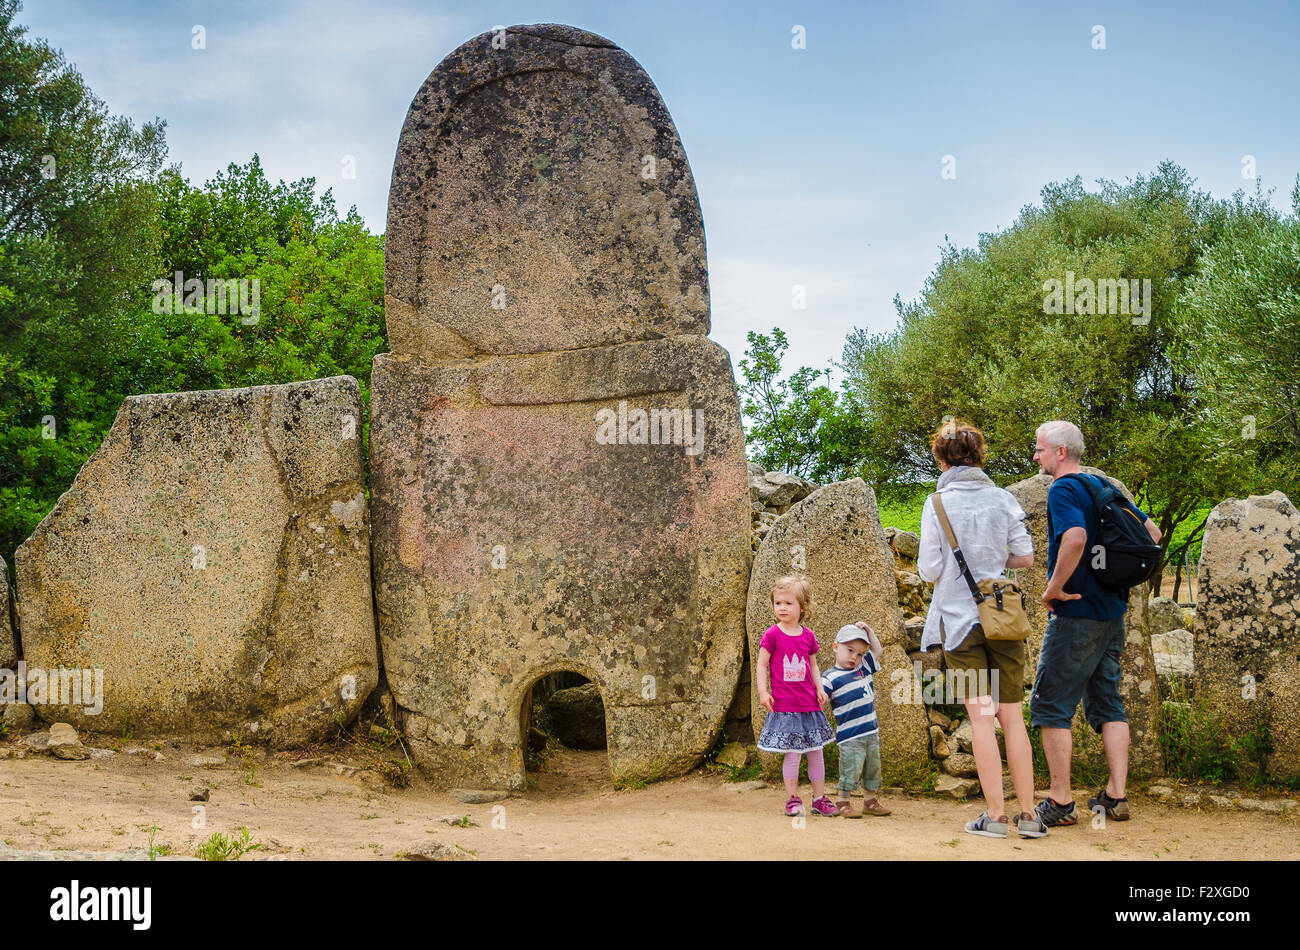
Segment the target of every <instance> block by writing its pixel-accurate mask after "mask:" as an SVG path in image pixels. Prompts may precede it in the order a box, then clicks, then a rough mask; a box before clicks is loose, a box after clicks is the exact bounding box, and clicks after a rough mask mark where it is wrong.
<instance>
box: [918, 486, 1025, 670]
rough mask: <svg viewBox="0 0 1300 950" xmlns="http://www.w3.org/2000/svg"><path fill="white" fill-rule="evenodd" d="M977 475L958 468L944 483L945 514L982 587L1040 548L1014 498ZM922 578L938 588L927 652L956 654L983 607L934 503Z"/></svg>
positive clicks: (924, 527) (927, 515) (924, 538)
mask: <svg viewBox="0 0 1300 950" xmlns="http://www.w3.org/2000/svg"><path fill="white" fill-rule="evenodd" d="M975 473H979V474H981V475H982V474H983V473H982V472H981V471H980V470H979V469H974V468H969V467H967V466H958V467H954V468H951V469H949V470H948V471H947V472H945V473H944V475H945V476H949V475H952V476H953V477H952V478H951V479H949V478H947V477H945V478H941V479H940V483H941V484H943V485H944V487H942V488H940V489H939V492H940V494H941V495H942V497H943V509H944V511H946V512H947V513H948V520H949V521H950V522H951V523H952V530H953V534H955V535H956V536H957V543H958V545H960V546H961V553H962V554H963V555H964V556H965V558H966V565H967V566H968V567H969V568H970V572H971V575H972V576H973V577H974V578H975V582H976V583H977V584H978V583H979V582H980V581H981V580H983V579H984V578H986V577H998V576H1000V575H1002V573H1003V572H1004V571H1005V569H1006V565H1007V555H1008V553H1010V554H1017V555H1025V554H1033V553H1034V542H1033V540H1032V539H1031V538H1030V537H1029V531H1028V530H1027V529H1026V528H1025V511H1024V509H1023V508H1021V507H1020V503H1019V502H1018V501H1016V498H1015V496H1014V495H1012V494H1011V493H1010V492H1009V491H1006V490H1005V489H1002V488H998V487H997V486H996V485H994V484H993V483H992V481H989V480H987V476H985V477H984V478H980V477H979V475H976V474H975ZM916 572H917V573H918V574H920V575H921V578H922V579H923V580H927V581H931V582H933V583H934V596H933V597H932V598H931V600H930V612H929V613H928V614H927V615H926V618H925V630H924V632H923V633H922V634H921V649H922V650H928V649H930V647H932V646H934V645H936V644H938V643H940V642H942V643H943V646H944V649H945V650H949V651H952V650H955V649H957V647H958V646H960V644H961V642H962V641H963V640H965V639H966V635H967V634H968V633H970V631H971V628H972V627H973V626H975V624H977V623H979V621H980V614H979V607H978V606H977V605H976V603H975V598H973V597H972V596H971V593H970V588H969V587H968V586H967V585H966V581H965V579H964V578H963V577H962V575H961V568H960V567H958V566H957V559H956V558H955V557H953V554H952V548H951V547H949V545H948V539H947V538H946V537H945V536H944V533H943V525H941V524H940V523H939V516H938V515H937V514H935V511H934V501H933V500H932V499H931V498H927V499H926V500H925V508H924V509H923V510H922V512H921V549H920V552H919V553H918V554H917V558H916Z"/></svg>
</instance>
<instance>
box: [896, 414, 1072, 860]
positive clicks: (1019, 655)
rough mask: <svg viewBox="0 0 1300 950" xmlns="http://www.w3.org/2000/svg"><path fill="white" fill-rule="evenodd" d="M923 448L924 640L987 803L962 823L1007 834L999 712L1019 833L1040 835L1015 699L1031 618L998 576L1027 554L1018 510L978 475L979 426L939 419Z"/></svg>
mask: <svg viewBox="0 0 1300 950" xmlns="http://www.w3.org/2000/svg"><path fill="white" fill-rule="evenodd" d="M930 451H931V453H932V454H933V455H934V458H935V461H936V462H938V464H939V469H940V471H941V473H942V474H941V475H940V476H939V484H938V486H937V488H936V491H935V494H934V495H931V496H930V497H929V498H927V499H926V501H925V508H924V510H923V511H922V513H921V544H920V551H919V553H918V554H917V559H916V569H917V573H918V574H920V575H921V577H922V578H923V579H925V580H927V581H930V582H932V583H933V584H934V595H933V597H932V598H931V600H930V612H929V614H928V615H927V616H926V619H925V631H924V633H923V634H922V637H921V649H922V650H928V649H930V648H931V647H933V646H937V645H941V646H942V647H943V651H944V661H945V665H946V666H947V668H948V676H949V678H950V679H949V682H950V684H952V687H953V690H954V692H955V693H956V695H957V697H958V698H960V699H961V701H962V702H963V704H964V705H965V707H966V713H967V715H969V716H970V723H971V746H972V751H973V752H974V755H975V768H976V771H977V772H978V774H979V780H980V786H981V787H982V788H983V790H984V801H985V804H986V805H987V808H986V809H985V811H984V813H983V814H982V815H980V816H979V817H978V818H976V819H975V820H974V821H969V822H967V823H966V831H968V832H969V833H970V834H974V835H983V836H985V837H990V838H1005V837H1006V836H1007V827H1008V824H1009V822H1008V821H1007V817H1006V814H1005V811H1004V809H1005V806H1006V801H1005V797H1004V795H1003V792H1002V757H1001V755H1000V753H999V752H998V745H997V735H996V733H995V732H994V729H993V720H994V717H995V716H996V718H997V720H998V721H999V722H1001V723H1002V734H1003V737H1004V738H1005V740H1006V749H1007V765H1008V767H1009V768H1010V770H1011V779H1012V782H1013V784H1014V785H1015V791H1016V798H1017V799H1018V800H1019V805H1020V815H1019V818H1018V819H1017V822H1016V829H1017V831H1018V832H1019V833H1020V836H1021V837H1024V838H1041V837H1043V836H1044V835H1046V834H1047V828H1046V827H1045V826H1044V825H1043V823H1042V822H1041V821H1039V819H1038V816H1037V815H1036V814H1035V813H1034V771H1033V753H1032V752H1031V751H1030V746H1029V735H1028V733H1027V732H1026V731H1025V720H1024V712H1023V708H1022V703H1023V702H1024V681H1025V641H1024V639H1023V637H1024V636H1025V635H1026V634H1027V633H1028V621H1027V620H1026V618H1025V615H1024V605H1023V601H1022V599H1021V598H1022V593H1021V591H1020V589H1019V587H1018V586H1017V585H1015V584H1013V583H1011V582H1010V581H1008V580H1007V579H1006V578H1005V577H1004V576H1003V575H1004V572H1005V571H1006V569H1007V568H1020V567H1030V566H1032V565H1033V563H1034V545H1033V541H1032V540H1031V539H1030V537H1029V532H1028V531H1027V530H1026V528H1025V512H1024V509H1022V508H1021V507H1020V504H1019V502H1017V501H1016V499H1015V497H1014V496H1013V495H1012V494H1011V493H1010V492H1008V491H1005V490H1004V489H1001V488H998V487H997V485H995V484H993V480H992V479H991V478H989V477H988V475H987V474H985V472H984V469H983V467H982V466H983V465H984V454H985V451H986V449H985V445H984V435H983V433H981V432H980V430H979V429H977V428H976V427H975V426H973V425H970V424H969V423H965V422H961V421H953V422H946V423H945V424H944V425H942V426H940V428H939V429H938V430H937V431H936V432H935V433H934V435H933V437H932V438H931V440H930ZM936 498H937V499H938V500H939V501H938V504H936V503H935V500H936ZM945 518H946V521H947V524H946V525H945V524H944V520H945ZM949 538H952V540H951V541H950V540H949ZM981 614H983V616H984V621H983V622H981ZM986 627H987V628H988V629H987V630H986Z"/></svg>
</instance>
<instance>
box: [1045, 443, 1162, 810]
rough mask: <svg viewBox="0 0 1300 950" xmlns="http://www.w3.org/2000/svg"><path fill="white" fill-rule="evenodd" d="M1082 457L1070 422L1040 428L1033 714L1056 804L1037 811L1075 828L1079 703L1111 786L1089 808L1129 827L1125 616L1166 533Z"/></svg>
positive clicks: (1050, 801) (1047, 802) (1156, 561)
mask: <svg viewBox="0 0 1300 950" xmlns="http://www.w3.org/2000/svg"><path fill="white" fill-rule="evenodd" d="M1083 448H1084V446H1083V433H1082V432H1080V431H1079V427H1078V426H1076V425H1075V424H1074V423H1072V422H1065V421H1060V420H1057V421H1053V422H1045V423H1043V424H1042V425H1041V426H1039V427H1038V430H1037V433H1036V441H1035V445H1034V461H1036V462H1037V463H1038V464H1039V467H1040V468H1041V469H1042V471H1043V474H1046V475H1050V476H1052V484H1051V486H1049V488H1048V491H1047V524H1048V529H1047V572H1048V581H1047V587H1046V589H1045V590H1044V591H1043V595H1042V599H1043V604H1044V605H1045V606H1046V607H1047V609H1048V611H1049V615H1048V620H1047V632H1046V633H1045V634H1044V636H1043V646H1042V651H1041V652H1040V654H1039V658H1038V670H1037V673H1036V675H1035V677H1034V690H1033V693H1032V694H1031V696H1030V699H1029V711H1030V716H1031V723H1032V725H1034V726H1037V727H1039V728H1040V729H1041V731H1042V733H1041V734H1042V740H1043V752H1044V754H1045V755H1046V757H1047V766H1048V769H1049V770H1050V771H1051V783H1052V784H1051V797H1049V798H1048V799H1046V800H1045V801H1043V802H1040V803H1039V805H1038V808H1037V812H1038V817H1039V819H1040V820H1041V821H1042V822H1043V824H1044V825H1047V826H1049V827H1053V826H1060V825H1073V824H1075V823H1076V822H1077V821H1078V813H1077V811H1076V810H1075V806H1074V797H1073V793H1072V791H1071V789H1070V758H1071V755H1072V754H1073V738H1072V736H1071V733H1070V725H1071V723H1072V722H1073V720H1074V710H1075V708H1076V707H1077V706H1078V704H1079V700H1080V699H1082V700H1083V711H1084V715H1085V716H1086V717H1087V719H1088V724H1089V725H1090V726H1092V728H1093V729H1095V730H1096V731H1097V732H1099V733H1100V734H1101V741H1102V745H1103V746H1104V747H1105V750H1106V764H1107V765H1108V766H1109V769H1110V780H1109V782H1107V784H1106V786H1105V787H1104V788H1102V789H1100V790H1099V791H1098V792H1097V795H1096V796H1095V797H1093V798H1090V799H1089V800H1088V808H1089V809H1090V810H1092V811H1101V810H1104V811H1105V813H1106V814H1107V815H1108V816H1109V817H1111V818H1113V819H1115V820H1116V821H1126V820H1127V819H1128V818H1129V807H1128V798H1127V797H1126V794H1125V788H1124V786H1125V782H1126V781H1127V779H1128V750H1129V727H1128V716H1127V715H1126V714H1125V711H1124V703H1123V700H1122V699H1121V698H1120V694H1119V686H1120V676H1121V669H1120V654H1121V652H1122V651H1123V649H1124V636H1125V634H1124V612H1125V611H1126V610H1127V609H1128V587H1133V586H1137V585H1138V584H1140V583H1142V582H1143V581H1145V580H1146V579H1147V578H1149V577H1150V576H1151V574H1152V573H1154V571H1155V569H1156V567H1158V566H1159V563H1160V558H1159V554H1160V549H1159V542H1160V529H1159V528H1158V527H1156V525H1155V523H1154V522H1153V521H1151V520H1150V519H1149V518H1148V517H1147V516H1146V514H1145V513H1143V512H1142V511H1141V510H1140V509H1138V508H1137V507H1136V506H1134V505H1133V504H1131V503H1130V502H1129V501H1128V500H1127V499H1126V498H1125V497H1124V496H1123V495H1122V494H1121V493H1120V492H1119V491H1117V490H1116V489H1115V488H1114V487H1113V486H1112V485H1111V484H1110V483H1109V482H1107V481H1106V480H1105V479H1101V478H1097V477H1096V476H1093V475H1089V474H1086V473H1084V472H1083V471H1081V470H1080V467H1079V459H1080V458H1081V457H1082V455H1083Z"/></svg>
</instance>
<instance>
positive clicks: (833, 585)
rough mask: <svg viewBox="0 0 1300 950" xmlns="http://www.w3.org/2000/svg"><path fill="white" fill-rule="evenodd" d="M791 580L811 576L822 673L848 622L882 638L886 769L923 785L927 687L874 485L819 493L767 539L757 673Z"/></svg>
mask: <svg viewBox="0 0 1300 950" xmlns="http://www.w3.org/2000/svg"><path fill="white" fill-rule="evenodd" d="M786 574H803V575H806V576H807V577H808V578H809V580H810V581H811V582H812V589H813V604H814V609H813V615H812V617H811V619H809V620H807V621H805V622H804V624H803V626H805V627H808V628H809V629H811V630H812V631H814V633H815V634H816V636H817V642H818V644H819V645H820V646H821V649H820V650H819V651H818V653H817V668H818V669H819V670H820V671H821V672H823V673H825V672H826V671H827V670H829V669H830V668H831V667H832V666H834V665H835V635H836V633H838V632H839V629H840V627H842V626H844V625H845V624H849V623H857V622H858V621H859V620H862V621H865V622H866V623H868V624H869V625H870V626H871V628H872V629H873V630H875V631H876V633H877V635H878V636H879V637H880V645H881V648H882V651H883V656H882V657H881V669H880V672H879V673H877V674H876V676H875V678H874V686H875V691H876V700H875V705H876V715H877V717H878V719H879V722H880V760H881V768H882V769H883V771H884V774H885V777H886V784H889V785H893V784H902V783H909V784H910V782H911V781H914V780H919V777H920V776H921V775H923V774H924V773H925V772H927V771H928V770H929V766H930V753H929V731H928V728H927V726H928V723H927V721H926V713H925V705H924V704H923V702H922V699H923V696H924V688H923V684H922V682H921V681H920V680H918V679H917V677H916V674H915V668H914V667H913V664H912V661H910V660H909V659H908V658H907V654H906V653H905V652H904V648H903V612H902V611H901V610H900V609H899V607H898V589H897V586H896V584H895V581H894V556H893V554H891V553H890V550H889V546H888V544H886V542H885V532H884V529H883V528H881V526H880V510H879V508H878V507H877V505H876V495H875V492H873V491H872V490H871V489H870V488H869V487H868V486H867V484H866V482H864V481H863V480H862V479H860V478H851V479H849V480H847V481H842V482H835V483H833V484H831V485H826V486H824V487H822V488H819V489H817V490H816V491H814V492H813V493H812V494H810V495H808V497H806V498H804V499H803V500H802V501H800V502H798V503H797V504H795V505H794V506H793V507H791V508H790V510H789V511H788V512H787V513H786V514H785V515H783V516H782V517H781V518H779V519H777V521H776V522H775V523H774V524H773V525H772V528H771V529H770V530H769V531H768V532H767V534H766V535H765V536H764V537H763V541H762V543H761V544H760V545H759V549H758V554H757V556H756V557H755V558H754V566H753V573H752V574H751V577H750V584H749V602H748V611H747V626H748V629H749V654H750V655H749V662H750V669H751V670H757V669H758V649H759V644H760V642H761V641H762V639H763V634H764V632H766V631H767V629H768V628H769V627H771V626H772V624H774V623H775V622H776V619H775V617H774V616H773V614H772V584H773V583H774V582H775V581H776V579H777V578H778V577H781V576H783V575H786ZM778 673H779V671H778ZM750 678H751V680H752V681H753V685H752V688H751V689H752V693H751V702H752V704H753V705H752V710H753V713H752V715H753V723H754V736H755V738H757V737H758V735H759V734H760V733H761V732H762V731H763V722H764V721H765V720H766V718H767V709H766V708H765V707H764V706H763V705H762V704H760V703H759V701H758V677H757V676H756V675H753V674H751V677H750ZM761 759H762V761H763V763H764V765H765V767H766V768H767V769H768V770H769V771H778V770H779V767H780V760H781V756H779V755H776V754H769V753H766V752H764V753H762V755H761ZM832 778H833V777H831V776H828V781H829V780H831V779H832Z"/></svg>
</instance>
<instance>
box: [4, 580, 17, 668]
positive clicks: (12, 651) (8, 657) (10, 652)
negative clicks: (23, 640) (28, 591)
mask: <svg viewBox="0 0 1300 950" xmlns="http://www.w3.org/2000/svg"><path fill="white" fill-rule="evenodd" d="M17 662H18V638H17V637H16V636H14V629H13V626H12V624H11V623H10V621H9V570H8V568H7V567H5V559H4V558H2V557H0V670H3V669H5V668H6V667H11V666H13V665H14V664H15V663H17Z"/></svg>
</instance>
